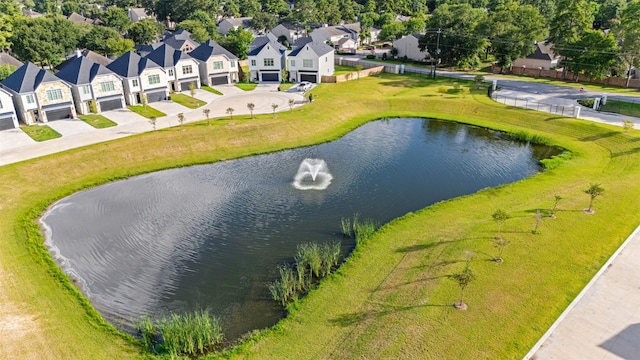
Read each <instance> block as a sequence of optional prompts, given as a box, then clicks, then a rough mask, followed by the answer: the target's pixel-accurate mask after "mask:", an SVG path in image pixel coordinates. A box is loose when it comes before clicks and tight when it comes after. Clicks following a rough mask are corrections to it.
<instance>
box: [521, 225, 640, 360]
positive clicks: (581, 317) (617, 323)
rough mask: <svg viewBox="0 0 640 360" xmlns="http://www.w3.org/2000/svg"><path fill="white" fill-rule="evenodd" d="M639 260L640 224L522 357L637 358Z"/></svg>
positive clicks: (550, 359) (547, 359)
mask: <svg viewBox="0 0 640 360" xmlns="http://www.w3.org/2000/svg"><path fill="white" fill-rule="evenodd" d="M639 261H640V227H638V228H637V229H636V230H635V231H634V232H633V233H632V234H631V235H630V236H629V238H628V239H627V240H626V241H625V242H624V243H623V244H622V246H620V248H619V249H618V250H617V251H616V253H614V254H613V256H611V258H610V259H609V261H607V263H605V264H604V266H603V267H602V269H600V271H599V272H598V273H597V274H596V276H594V278H593V279H592V280H591V282H589V284H587V286H585V288H584V290H583V291H582V292H581V293H580V294H579V295H578V296H577V297H576V299H575V300H574V301H573V302H572V303H571V304H570V305H569V307H567V309H566V310H565V311H564V312H563V313H562V315H561V316H560V317H559V318H558V320H556V322H555V323H554V324H553V325H552V326H551V328H550V329H549V330H548V331H547V333H545V335H544V336H543V337H542V338H541V339H540V341H538V343H537V344H536V345H535V346H534V347H533V348H532V349H531V351H530V352H529V353H528V354H527V355H526V356H525V357H524V359H525V360H529V359H531V360H533V359H535V360H571V359H579V360H613V359H625V360H638V359H640V271H638V263H639Z"/></svg>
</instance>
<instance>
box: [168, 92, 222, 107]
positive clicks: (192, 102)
mask: <svg viewBox="0 0 640 360" xmlns="http://www.w3.org/2000/svg"><path fill="white" fill-rule="evenodd" d="M212 90H213V89H212ZM171 100H172V101H173V102H175V103H178V104H180V105H182V106H186V107H188V108H189V109H197V108H199V107H201V106H204V105H207V103H206V102H205V101H202V100H200V99H196V98H194V97H191V96H189V95H185V94H171Z"/></svg>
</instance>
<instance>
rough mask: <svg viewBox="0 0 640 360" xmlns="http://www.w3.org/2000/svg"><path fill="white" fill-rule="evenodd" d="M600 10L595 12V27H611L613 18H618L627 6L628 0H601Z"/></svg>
mask: <svg viewBox="0 0 640 360" xmlns="http://www.w3.org/2000/svg"><path fill="white" fill-rule="evenodd" d="M598 4H599V5H600V6H599V7H598V12H597V13H596V14H595V19H594V21H593V27H594V28H595V29H609V28H611V20H613V19H616V18H618V16H619V15H620V14H621V13H622V11H623V10H624V9H625V8H626V7H627V0H599V1H598Z"/></svg>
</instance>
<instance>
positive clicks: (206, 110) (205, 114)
mask: <svg viewBox="0 0 640 360" xmlns="http://www.w3.org/2000/svg"><path fill="white" fill-rule="evenodd" d="M210 112H211V109H202V113H203V114H204V116H206V117H207V125H211V124H209V113H210Z"/></svg>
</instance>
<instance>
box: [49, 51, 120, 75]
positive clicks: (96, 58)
mask: <svg viewBox="0 0 640 360" xmlns="http://www.w3.org/2000/svg"><path fill="white" fill-rule="evenodd" d="M79 57H86V58H87V59H89V60H91V61H93V62H94V63H96V64H100V65H102V66H107V65H109V64H111V62H112V61H113V60H111V59H109V58H108V57H106V56H102V55H100V54H98V53H95V52H93V51H91V50H88V49H84V50H76V51H75V52H74V53H73V55H71V56H69V57H68V58H67V60H65V61H63V62H62V63H60V64H58V66H56V67H55V71H60V70H62V69H64V68H65V67H66V66H67V65H69V64H70V63H72V62H73V61H74V60H75V59H77V58H79Z"/></svg>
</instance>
